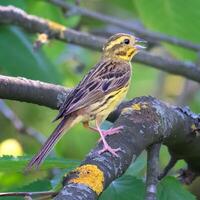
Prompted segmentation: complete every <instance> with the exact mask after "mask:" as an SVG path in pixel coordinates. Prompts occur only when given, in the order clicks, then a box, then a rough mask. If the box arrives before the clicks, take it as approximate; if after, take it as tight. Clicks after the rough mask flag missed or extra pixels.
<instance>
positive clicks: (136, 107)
mask: <svg viewBox="0 0 200 200" xmlns="http://www.w3.org/2000/svg"><path fill="white" fill-rule="evenodd" d="M132 108H133V110H141V105H140V103H135V104H133V105H132Z"/></svg>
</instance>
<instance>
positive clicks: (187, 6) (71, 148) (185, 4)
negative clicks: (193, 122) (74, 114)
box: [0, 0, 200, 200]
mask: <svg viewBox="0 0 200 200" xmlns="http://www.w3.org/2000/svg"><path fill="white" fill-rule="evenodd" d="M67 2H71V3H75V1H74V0H71V1H67ZM79 3H80V6H83V7H86V8H88V9H90V10H93V11H97V12H101V13H104V14H107V15H111V16H113V17H117V18H120V19H123V20H125V21H130V22H133V23H138V25H139V26H142V27H143V26H144V27H146V28H147V29H148V30H151V31H155V32H161V33H164V34H168V35H171V36H176V37H178V38H181V39H185V40H188V41H191V42H196V43H200V37H199V28H200V20H199V19H200V9H199V8H200V1H199V0H193V1H181V0H166V1H161V0H152V1H149V0H126V1H121V0H115V1H107V0H82V1H80V2H79ZM0 5H14V6H17V7H19V8H22V9H23V10H25V11H26V12H28V13H30V14H33V15H37V16H40V17H44V18H48V19H50V20H53V21H56V22H58V23H61V24H63V25H65V26H67V27H71V28H73V29H77V30H81V31H86V32H90V33H93V34H95V35H99V36H101V37H102V36H107V35H109V34H111V33H116V32H119V31H120V32H127V30H123V29H121V28H119V27H116V26H113V25H110V24H107V23H103V22H99V21H98V20H95V19H91V18H88V17H85V16H80V15H77V14H74V15H73V14H71V15H70V14H68V16H67V17H65V16H64V13H63V12H62V10H61V9H60V8H58V7H56V6H55V5H53V4H50V3H48V2H47V1H45V0H43V1H42V0H0ZM36 39H37V35H36V34H28V33H27V32H25V31H24V30H23V29H21V28H19V27H16V26H3V25H0V74H3V75H9V76H21V77H26V78H30V79H34V80H41V81H46V82H49V83H56V84H61V85H64V86H67V87H74V86H75V85H76V84H77V83H78V82H79V80H80V79H81V78H82V77H83V75H84V74H85V73H86V72H87V71H88V70H89V69H90V68H91V67H92V66H93V65H94V64H95V63H96V62H97V61H98V59H99V57H100V53H98V52H95V51H92V50H89V49H86V48H84V47H80V46H75V45H71V44H65V43H62V42H59V41H55V40H53V41H50V42H49V43H48V44H46V45H44V46H42V48H40V49H39V50H34V49H33V43H34V41H35V40H36ZM148 51H149V52H151V53H152V54H155V55H160V56H163V57H171V58H176V59H180V60H191V61H194V62H199V60H198V56H197V54H196V53H194V52H191V51H189V50H186V49H183V48H180V47H175V46H173V45H169V44H165V43H163V44H162V45H152V46H151V47H150V48H149V49H148ZM133 73H134V74H133V79H132V85H131V88H130V90H129V93H128V96H127V99H131V98H134V97H137V96H144V95H152V96H156V97H157V98H159V99H162V100H165V101H167V102H169V103H173V104H178V105H189V106H190V107H191V109H192V110H193V111H194V112H197V113H198V112H200V106H199V102H200V91H199V85H198V84H197V83H195V82H193V81H188V80H185V79H184V78H182V77H179V76H174V75H171V74H167V73H164V72H162V71H158V70H156V69H154V68H151V67H148V66H144V65H141V64H138V63H136V64H133ZM5 102H6V104H7V105H8V106H9V107H10V108H11V109H12V111H13V112H14V113H15V114H16V115H17V116H18V117H19V118H20V119H21V120H22V122H23V123H24V124H25V125H26V126H28V127H32V128H34V129H36V130H37V131H39V132H40V133H41V134H44V135H45V136H46V137H48V136H49V135H50V133H51V132H52V130H53V129H54V128H55V126H56V124H52V123H51V120H52V119H53V118H54V117H55V116H56V115H57V111H54V110H51V109H49V108H45V107H41V106H37V105H32V104H27V103H20V102H15V101H5ZM105 126H106V125H105ZM0 127H1V128H0V155H1V156H3V155H5V154H8V155H14V156H24V155H25V156H28V157H23V158H21V159H19V160H16V159H14V158H12V157H3V158H2V159H1V161H0V190H1V191H13V190H15V191H16V190H18V189H17V188H21V189H19V190H22V187H23V186H24V185H28V184H30V183H32V182H33V181H36V184H35V185H34V183H32V185H31V186H30V187H24V188H23V190H31V191H32V190H37V188H40V189H43V190H45V189H51V188H52V187H54V186H55V185H56V184H57V183H58V182H59V180H60V178H61V177H62V174H63V171H62V170H60V171H59V172H58V173H55V172H54V171H53V170H52V168H55V166H57V168H59V169H63V168H64V167H65V166H66V165H67V166H68V165H69V169H71V168H73V167H74V166H76V165H77V163H78V160H82V159H83V158H84V156H85V155H86V154H87V153H88V152H89V151H90V149H91V148H92V147H94V145H95V144H96V141H97V140H98V135H97V134H94V133H92V132H91V131H89V130H86V129H84V128H83V127H82V125H81V124H79V125H77V126H75V127H73V128H72V129H71V130H70V131H69V132H68V134H66V135H65V136H64V137H63V138H62V140H61V141H60V142H59V143H58V145H56V147H55V156H56V157H58V158H61V159H58V160H53V161H52V162H51V159H49V160H48V161H49V165H48V163H47V164H46V168H44V169H43V170H40V171H38V172H34V173H31V174H28V175H24V174H23V173H21V171H20V170H22V169H23V166H25V163H26V162H27V159H29V158H30V157H31V155H33V154H35V153H36V152H37V151H38V150H39V148H40V147H41V144H40V143H39V142H38V141H37V140H35V139H34V138H33V137H30V136H27V135H24V134H20V133H19V132H18V131H17V130H16V129H15V128H14V127H13V125H12V124H11V123H10V121H8V120H7V119H6V118H5V117H4V116H3V115H2V114H1V113H0ZM145 157H146V155H145V152H144V154H143V155H142V156H141V157H140V158H139V159H138V161H137V162H136V164H133V166H131V168H130V169H129V172H127V174H126V176H127V177H125V180H126V181H127V182H128V183H129V185H131V184H133V185H137V187H138V188H140V190H137V187H135V188H136V191H135V192H134V191H133V190H132V188H133V186H131V187H130V188H128V189H127V188H126V189H127V190H125V191H126V192H127V191H128V193H129V194H130V195H132V194H134V195H133V196H128V198H127V199H142V194H143V193H144V182H143V178H144V176H145V167H146V166H145V165H146V159H145ZM160 157H161V167H164V165H165V164H166V163H167V161H168V159H169V155H168V153H167V149H166V148H165V147H163V148H162V151H161V156H160ZM76 160H77V161H76ZM65 161H66V163H67V164H66V165H65V164H64V163H65ZM17 163H18V164H17ZM184 166H185V163H184V162H183V161H180V162H179V163H178V164H177V165H176V168H175V169H174V170H173V171H172V172H171V174H172V175H174V174H176V172H177V169H179V168H180V167H184ZM8 169H10V171H9V174H8ZM130 177H132V178H131V179H130ZM133 177H135V179H133ZM38 180H39V181H38ZM49 180H52V181H51V182H49ZM43 181H44V182H43ZM45 181H46V182H45ZM118 182H119V183H118ZM118 182H117V183H116V184H119V185H120V184H121V185H123V184H124V179H123V177H122V178H121V179H120V180H119V181H118ZM44 183H45V184H44ZM169 184H170V185H173V186H174V187H175V188H177V191H182V190H183V192H182V193H181V194H180V198H177V199H194V196H192V195H191V194H190V193H187V191H186V190H184V189H183V188H182V187H181V186H180V185H179V183H178V182H176V180H175V179H173V178H172V177H168V178H167V179H165V180H164V181H163V182H162V183H161V184H160V186H159V187H160V189H159V191H160V193H159V194H158V195H160V196H159V198H160V199H170V197H169V196H168V197H164V196H163V193H162V192H161V191H162V189H163V188H165V190H169V191H171V190H170V189H171V188H170V187H169V188H168V185H169ZM44 185H46V188H44ZM125 185H126V184H125ZM36 186H37V187H36ZM112 186H113V187H114V183H113V185H111V187H112ZM176 186H177V187H176ZM115 187H116V185H115ZM118 187H119V186H118ZM166 188H167V189H166ZM180 188H181V189H180ZM113 190H114V189H113V188H110V190H108V191H107V193H106V192H105V194H103V196H102V199H104V200H105V199H126V198H124V197H121V196H120V195H119V194H117V193H116V192H113ZM191 190H193V191H196V190H195V186H194V187H193V188H191ZM119 191H121V193H120V194H123V192H124V189H123V188H121V190H119ZM136 192H138V197H136V196H137V195H136V196H135V193H136ZM113 193H114V194H113ZM169 194H171V193H170V192H169ZM109 195H116V196H115V197H114V196H112V198H111V197H110V196H109ZM171 195H172V194H171ZM181 195H182V196H181ZM117 196H118V197H117ZM122 196H123V195H122ZM172 196H173V195H172ZM18 199H19V198H18ZM171 199H172V198H171Z"/></svg>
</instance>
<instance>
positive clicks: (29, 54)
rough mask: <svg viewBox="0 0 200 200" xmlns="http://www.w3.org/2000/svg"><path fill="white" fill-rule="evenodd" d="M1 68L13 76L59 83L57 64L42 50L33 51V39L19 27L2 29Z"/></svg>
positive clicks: (0, 38) (0, 36)
mask: <svg viewBox="0 0 200 200" xmlns="http://www.w3.org/2000/svg"><path fill="white" fill-rule="evenodd" d="M0 49H3V51H1V53H0V68H3V70H4V71H5V72H6V73H7V74H9V75H12V76H24V77H27V78H32V79H39V80H42V81H48V82H54V83H59V82H60V81H59V79H60V77H59V74H58V70H57V69H56V68H55V66H54V65H53V64H52V63H51V62H50V61H49V60H48V59H46V56H45V55H44V54H43V52H42V51H37V52H35V51H33V46H32V43H31V41H30V40H29V39H28V37H27V36H26V34H25V33H24V32H22V31H21V30H20V29H18V28H17V27H9V28H6V27H2V28H1V31H0Z"/></svg>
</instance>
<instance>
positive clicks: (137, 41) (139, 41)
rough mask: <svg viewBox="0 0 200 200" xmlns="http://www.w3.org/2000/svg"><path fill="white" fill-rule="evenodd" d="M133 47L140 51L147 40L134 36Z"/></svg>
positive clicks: (144, 47) (144, 46)
mask: <svg viewBox="0 0 200 200" xmlns="http://www.w3.org/2000/svg"><path fill="white" fill-rule="evenodd" d="M135 44H136V45H135V47H136V49H137V50H138V51H141V50H143V49H146V45H147V41H145V40H142V39H140V38H138V37H136V38H135Z"/></svg>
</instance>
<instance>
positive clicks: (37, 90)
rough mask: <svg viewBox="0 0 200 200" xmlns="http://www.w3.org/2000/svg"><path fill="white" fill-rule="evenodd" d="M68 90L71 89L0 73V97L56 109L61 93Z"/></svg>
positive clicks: (65, 92)
mask: <svg viewBox="0 0 200 200" xmlns="http://www.w3.org/2000/svg"><path fill="white" fill-rule="evenodd" d="M68 92H69V89H66V88H64V87H62V86H59V85H53V84H49V83H43V82H40V81H33V80H30V79H26V78H21V77H17V78H14V77H9V76H2V75H0V98H2V99H10V100H17V101H24V102H27V103H34V104H38V105H42V106H46V107H50V108H53V109H56V108H58V103H59V102H58V99H59V95H60V96H62V94H67V93H68Z"/></svg>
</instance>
